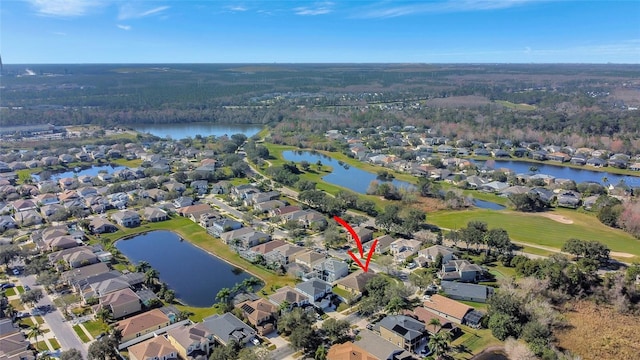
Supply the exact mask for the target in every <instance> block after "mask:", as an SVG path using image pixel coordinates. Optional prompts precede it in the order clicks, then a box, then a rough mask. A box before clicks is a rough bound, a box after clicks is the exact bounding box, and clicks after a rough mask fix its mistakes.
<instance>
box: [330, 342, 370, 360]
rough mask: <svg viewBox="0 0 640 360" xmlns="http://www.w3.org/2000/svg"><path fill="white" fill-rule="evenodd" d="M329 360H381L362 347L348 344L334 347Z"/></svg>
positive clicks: (331, 349)
mask: <svg viewBox="0 0 640 360" xmlns="http://www.w3.org/2000/svg"><path fill="white" fill-rule="evenodd" d="M327 360H379V359H378V358H377V357H375V356H373V355H371V354H370V353H369V352H367V351H366V350H365V349H363V348H361V347H360V346H358V345H356V344H354V343H352V342H347V343H344V344H337V345H333V346H332V347H331V348H330V349H329V353H328V354H327Z"/></svg>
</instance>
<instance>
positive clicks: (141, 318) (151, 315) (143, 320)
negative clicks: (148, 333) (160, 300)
mask: <svg viewBox="0 0 640 360" xmlns="http://www.w3.org/2000/svg"><path fill="white" fill-rule="evenodd" d="M166 322H169V318H168V317H167V315H165V314H164V313H163V312H162V311H160V310H159V309H153V310H151V311H147V312H146V313H142V314H140V315H136V316H133V317H130V318H128V319H124V320H121V321H118V322H117V323H116V327H117V328H118V329H120V330H122V337H123V338H127V337H129V336H131V335H134V334H137V333H139V332H143V331H145V330H147V329H150V328H153V327H156V326H158V325H161V324H164V323H166Z"/></svg>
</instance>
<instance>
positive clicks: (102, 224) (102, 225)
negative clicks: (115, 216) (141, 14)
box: [88, 217, 118, 234]
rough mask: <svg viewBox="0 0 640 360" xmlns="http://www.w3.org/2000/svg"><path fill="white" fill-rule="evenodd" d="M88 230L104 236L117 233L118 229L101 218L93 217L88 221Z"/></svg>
mask: <svg viewBox="0 0 640 360" xmlns="http://www.w3.org/2000/svg"><path fill="white" fill-rule="evenodd" d="M88 230H89V231H91V232H92V233H94V234H104V233H112V232H114V231H117V230H118V228H117V227H116V226H115V225H113V224H112V223H111V222H109V220H107V219H105V218H103V217H94V218H91V220H89V229H88Z"/></svg>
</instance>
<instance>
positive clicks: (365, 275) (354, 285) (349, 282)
mask: <svg viewBox="0 0 640 360" xmlns="http://www.w3.org/2000/svg"><path fill="white" fill-rule="evenodd" d="M375 276H376V275H375V273H374V272H373V270H369V271H368V272H363V271H362V270H358V271H356V272H354V273H352V274H350V275H348V276H347V277H345V278H344V279H342V280H340V281H338V284H340V285H342V286H344V287H346V288H349V289H353V290H356V291H359V292H362V291H364V287H365V285H367V283H368V282H369V280H371V279H373V278H374V277H375Z"/></svg>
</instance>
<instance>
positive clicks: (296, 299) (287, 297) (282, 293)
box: [269, 286, 309, 308]
mask: <svg viewBox="0 0 640 360" xmlns="http://www.w3.org/2000/svg"><path fill="white" fill-rule="evenodd" d="M269 301H271V302H272V303H273V304H275V305H276V306H278V307H281V306H283V304H288V306H289V308H293V307H302V306H305V305H309V297H308V296H306V295H304V294H303V293H302V292H300V291H298V290H297V289H293V288H291V287H290V286H284V287H281V288H280V289H278V290H276V292H275V293H273V295H270V296H269Z"/></svg>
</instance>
